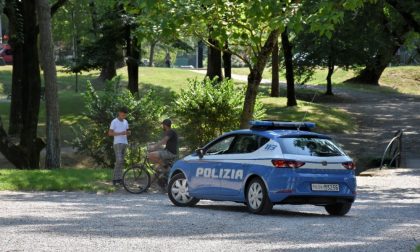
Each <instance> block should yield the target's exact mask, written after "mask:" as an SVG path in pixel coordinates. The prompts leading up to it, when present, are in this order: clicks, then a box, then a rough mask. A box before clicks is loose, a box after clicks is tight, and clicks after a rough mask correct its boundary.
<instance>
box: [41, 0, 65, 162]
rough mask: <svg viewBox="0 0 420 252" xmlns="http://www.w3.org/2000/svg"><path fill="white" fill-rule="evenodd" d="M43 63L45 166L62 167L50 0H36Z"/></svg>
mask: <svg viewBox="0 0 420 252" xmlns="http://www.w3.org/2000/svg"><path fill="white" fill-rule="evenodd" d="M35 3H36V7H37V14H38V24H39V35H40V49H41V63H42V68H43V70H44V81H45V103H46V111H47V117H46V120H47V122H46V125H47V127H46V131H47V134H46V135H47V152H46V157H45V168H47V169H49V168H60V166H61V155H60V116H59V108H58V94H57V70H56V67H55V59H54V44H53V40H52V34H51V13H50V12H51V8H50V5H49V3H48V0H36V1H35Z"/></svg>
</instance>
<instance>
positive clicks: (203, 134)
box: [174, 78, 264, 150]
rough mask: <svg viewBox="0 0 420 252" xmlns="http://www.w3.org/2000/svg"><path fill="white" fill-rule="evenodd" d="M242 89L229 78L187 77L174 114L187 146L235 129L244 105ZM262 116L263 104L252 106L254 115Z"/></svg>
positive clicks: (197, 144)
mask: <svg viewBox="0 0 420 252" xmlns="http://www.w3.org/2000/svg"><path fill="white" fill-rule="evenodd" d="M244 97H245V95H244V90H241V89H238V88H237V87H235V84H234V83H233V81H231V80H223V81H221V82H218V81H217V80H213V81H211V80H210V79H208V78H206V79H204V80H203V81H198V80H197V79H195V80H189V86H188V88H187V89H184V90H181V94H180V96H179V97H178V99H177V100H176V101H175V106H174V113H175V115H176V117H177V119H178V122H179V126H180V129H181V134H182V136H183V137H184V139H185V141H186V142H187V144H188V146H189V149H191V150H192V149H194V148H197V147H200V146H203V145H204V144H205V143H207V142H208V141H210V140H211V139H213V138H215V137H217V136H219V135H221V134H223V133H224V132H227V131H230V130H233V129H237V128H238V127H239V124H240V116H241V113H242V107H243V104H244ZM263 116H264V110H263V108H262V104H261V103H259V102H257V103H256V105H255V112H254V118H256V119H259V118H262V117H263Z"/></svg>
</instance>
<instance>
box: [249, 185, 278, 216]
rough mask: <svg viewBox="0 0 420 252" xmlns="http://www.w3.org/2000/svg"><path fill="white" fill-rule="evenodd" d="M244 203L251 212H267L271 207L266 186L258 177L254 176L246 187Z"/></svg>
mask: <svg viewBox="0 0 420 252" xmlns="http://www.w3.org/2000/svg"><path fill="white" fill-rule="evenodd" d="M245 197H246V202H245V203H246V205H247V206H248V210H249V211H250V212H251V213H255V214H267V213H270V212H271V210H272V209H273V203H271V201H270V198H269V197H268V193H267V188H266V187H265V184H264V182H263V181H262V180H261V179H260V178H254V179H252V180H251V182H250V183H249V184H248V186H247V188H246V195H245Z"/></svg>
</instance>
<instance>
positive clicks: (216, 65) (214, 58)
mask: <svg viewBox="0 0 420 252" xmlns="http://www.w3.org/2000/svg"><path fill="white" fill-rule="evenodd" d="M207 43H209V44H210V45H211V46H209V48H208V50H207V73H206V76H207V77H209V78H210V79H211V80H213V79H214V78H216V77H217V78H218V80H219V81H221V80H222V79H223V73H222V51H221V50H220V49H219V48H220V47H221V45H220V42H219V41H217V40H216V39H213V38H211V37H209V38H208V40H207Z"/></svg>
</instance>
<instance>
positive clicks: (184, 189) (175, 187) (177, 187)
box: [168, 173, 200, 207]
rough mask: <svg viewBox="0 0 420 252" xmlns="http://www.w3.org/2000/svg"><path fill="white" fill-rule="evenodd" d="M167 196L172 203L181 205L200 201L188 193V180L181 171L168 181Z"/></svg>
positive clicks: (184, 205) (189, 204)
mask: <svg viewBox="0 0 420 252" xmlns="http://www.w3.org/2000/svg"><path fill="white" fill-rule="evenodd" d="M168 196H169V199H170V200H171V201H172V203H174V205H176V206H181V207H186V206H194V205H195V204H197V203H198V202H199V201H200V200H199V199H196V198H194V197H191V196H190V195H189V192H188V181H187V179H186V178H185V176H184V174H182V173H178V174H176V175H175V176H173V177H172V178H171V180H170V181H169V185H168Z"/></svg>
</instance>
